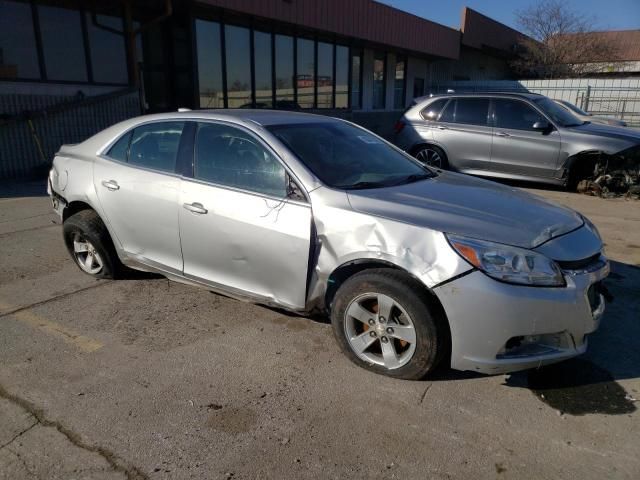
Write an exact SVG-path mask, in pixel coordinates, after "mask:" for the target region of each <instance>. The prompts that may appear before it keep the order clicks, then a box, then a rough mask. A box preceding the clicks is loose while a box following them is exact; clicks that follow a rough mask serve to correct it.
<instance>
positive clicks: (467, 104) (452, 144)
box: [433, 97, 493, 170]
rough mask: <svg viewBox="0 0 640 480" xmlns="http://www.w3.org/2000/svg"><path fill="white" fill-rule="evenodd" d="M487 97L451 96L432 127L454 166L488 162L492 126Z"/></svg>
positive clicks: (482, 167) (471, 167) (482, 165)
mask: <svg viewBox="0 0 640 480" xmlns="http://www.w3.org/2000/svg"><path fill="white" fill-rule="evenodd" d="M489 103H490V102H489V99H488V98H482V97H459V98H452V99H451V100H450V101H449V103H448V104H447V106H446V107H445V108H444V110H443V111H442V113H440V116H439V117H438V120H437V122H436V124H435V125H434V127H435V128H433V138H434V140H435V141H436V143H437V144H439V145H440V146H441V147H442V148H443V149H444V151H445V153H446V154H447V157H448V160H449V164H450V165H451V166H452V167H453V168H454V169H457V170H487V169H489V167H490V164H491V141H492V138H493V128H492V127H491V125H490V124H489Z"/></svg>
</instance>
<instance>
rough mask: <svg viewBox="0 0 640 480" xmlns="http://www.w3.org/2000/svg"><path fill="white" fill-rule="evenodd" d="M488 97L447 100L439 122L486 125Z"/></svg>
mask: <svg viewBox="0 0 640 480" xmlns="http://www.w3.org/2000/svg"><path fill="white" fill-rule="evenodd" d="M488 115H489V99H488V98H455V99H453V100H451V101H450V102H449V104H448V105H447V108H446V109H445V110H444V112H443V113H442V115H441V116H440V121H441V122H449V123H465V124H467V125H487V123H488Z"/></svg>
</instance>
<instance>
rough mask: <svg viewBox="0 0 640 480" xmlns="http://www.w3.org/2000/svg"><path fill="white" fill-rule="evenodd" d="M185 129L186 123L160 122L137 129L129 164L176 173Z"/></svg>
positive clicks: (134, 134) (131, 147)
mask: <svg viewBox="0 0 640 480" xmlns="http://www.w3.org/2000/svg"><path fill="white" fill-rule="evenodd" d="M183 128H184V122H158V123H150V124H148V125H141V126H139V127H136V128H135V129H134V130H133V134H132V137H131V145H130V146H129V163H130V164H132V165H138V166H141V167H146V168H151V169H153V170H161V171H163V172H174V171H175V169H176V158H177V156H178V146H179V145H180V136H181V135H182V129H183ZM114 147H115V145H114Z"/></svg>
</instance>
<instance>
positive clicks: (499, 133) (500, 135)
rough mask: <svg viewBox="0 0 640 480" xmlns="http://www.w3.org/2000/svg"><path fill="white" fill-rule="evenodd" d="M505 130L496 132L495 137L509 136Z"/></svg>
mask: <svg viewBox="0 0 640 480" xmlns="http://www.w3.org/2000/svg"><path fill="white" fill-rule="evenodd" d="M510 136H511V135H509V134H508V133H507V132H496V137H510Z"/></svg>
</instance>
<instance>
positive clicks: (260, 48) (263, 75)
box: [253, 32, 273, 108]
mask: <svg viewBox="0 0 640 480" xmlns="http://www.w3.org/2000/svg"><path fill="white" fill-rule="evenodd" d="M253 35H254V36H253V45H254V46H253V49H254V58H255V79H256V108H271V107H272V98H271V93H272V91H271V87H272V83H273V82H272V79H271V34H269V33H264V32H253Z"/></svg>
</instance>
